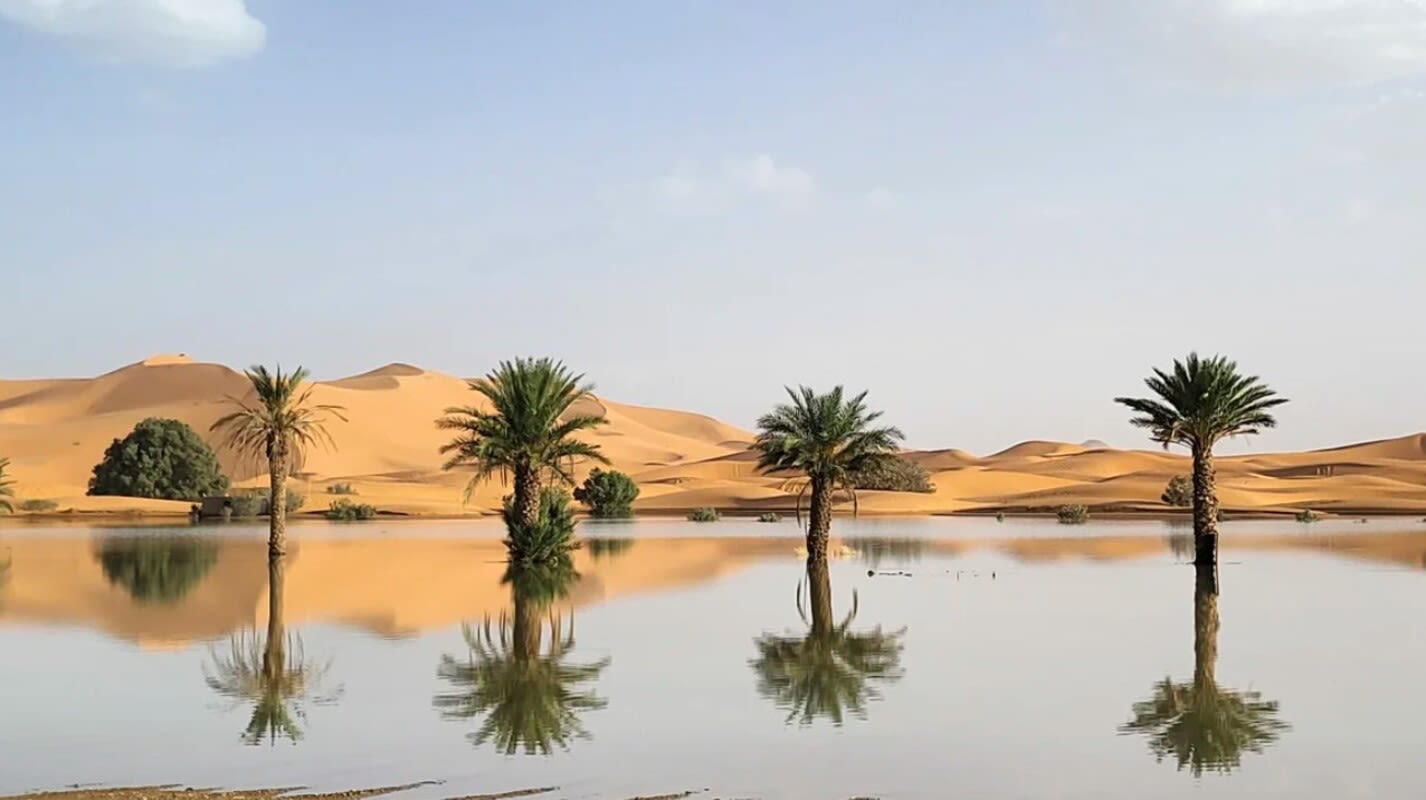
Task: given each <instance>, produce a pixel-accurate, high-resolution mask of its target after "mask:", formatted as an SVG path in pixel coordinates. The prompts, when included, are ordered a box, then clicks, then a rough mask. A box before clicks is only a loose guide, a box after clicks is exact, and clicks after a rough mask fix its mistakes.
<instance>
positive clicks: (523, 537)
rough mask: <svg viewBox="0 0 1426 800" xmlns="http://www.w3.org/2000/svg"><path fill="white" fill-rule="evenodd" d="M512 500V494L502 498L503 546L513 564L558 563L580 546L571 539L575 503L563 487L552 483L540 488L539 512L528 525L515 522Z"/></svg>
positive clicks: (572, 535)
mask: <svg viewBox="0 0 1426 800" xmlns="http://www.w3.org/2000/svg"><path fill="white" fill-rule="evenodd" d="M513 503H514V498H513V497H507V498H505V508H504V517H505V531H506V538H505V548H506V549H507V550H509V551H510V563H511V564H512V565H515V566H521V567H529V566H535V565H540V564H558V563H560V562H561V561H562V560H563V559H567V558H569V551H571V550H573V549H575V548H576V547H578V546H579V545H578V544H577V543H576V542H575V541H574V525H575V523H574V506H573V505H572V504H571V503H570V497H569V495H568V494H565V492H563V491H562V490H560V489H558V488H555V487H553V486H546V487H545V488H543V489H541V490H540V511H539V515H538V516H537V517H536V519H535V521H534V522H533V523H532V524H530V525H519V524H517V523H515V522H514V517H515V509H514V508H513Z"/></svg>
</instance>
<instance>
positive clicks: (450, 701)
mask: <svg viewBox="0 0 1426 800" xmlns="http://www.w3.org/2000/svg"><path fill="white" fill-rule="evenodd" d="M577 578H578V575H577V574H576V573H575V571H574V568H573V566H572V564H571V563H570V562H569V560H568V559H565V560H563V561H561V562H558V563H556V564H553V565H541V566H529V567H515V566H512V567H511V568H510V570H509V571H508V572H507V573H506V575H505V582H506V583H508V584H509V585H510V587H511V595H512V598H513V600H514V606H515V609H514V613H513V614H506V613H503V612H502V613H501V615H500V617H499V618H498V619H497V620H493V621H492V620H491V619H490V618H489V617H487V618H486V619H485V620H484V622H483V624H481V625H480V626H478V627H477V626H475V625H471V624H469V623H467V624H463V625H462V626H461V632H462V634H463V635H464V637H465V643H466V647H467V650H468V654H467V656H466V658H464V659H459V658H455V657H452V656H449V655H447V656H442V657H441V663H440V665H439V667H438V668H437V675H439V676H440V677H441V678H442V679H443V680H445V681H448V682H449V683H450V686H451V688H452V691H450V692H445V693H442V694H438V695H437V696H436V698H435V707H436V708H437V710H439V711H440V712H441V716H442V717H443V718H445V719H472V718H475V717H480V716H483V717H484V720H483V721H482V723H481V725H480V728H478V729H477V730H476V731H474V732H473V733H471V734H470V735H469V738H470V741H471V743H472V744H475V745H476V746H484V745H485V744H486V743H488V742H489V743H493V744H494V745H495V749H496V750H498V751H500V752H502V753H504V754H506V755H514V754H516V753H518V752H521V751H523V752H524V753H525V754H526V755H534V754H541V755H548V754H549V753H551V752H552V751H553V750H554V749H555V748H556V747H558V748H560V749H565V750H567V749H569V745H570V742H571V741H572V740H574V739H588V738H589V733H588V732H587V731H586V730H585V728H584V724H583V722H582V721H581V720H580V714H582V713H583V712H586V711H596V710H599V709H602V708H604V707H605V706H606V705H608V701H607V700H604V699H603V698H600V697H599V696H597V695H596V694H595V693H594V691H593V689H592V688H591V687H589V686H588V684H590V683H591V682H593V681H595V680H597V679H598V678H599V676H600V674H601V673H602V672H603V671H604V670H605V668H607V667H608V666H609V663H610V659H609V657H607V656H606V657H604V658H602V659H599V660H598V661H594V662H590V663H584V664H577V663H570V661H569V657H570V655H571V652H572V651H573V649H574V646H575V640H574V616H573V612H572V611H571V612H570V616H569V618H568V621H566V620H565V619H564V618H563V617H562V616H561V613H560V612H559V611H558V610H555V609H554V608H553V605H554V601H555V600H558V599H560V598H562V597H564V596H565V595H566V594H567V593H568V591H569V587H570V585H571V584H572V583H573V582H574V581H575V580H576V579H577ZM547 633H548V641H547V643H546V634H547Z"/></svg>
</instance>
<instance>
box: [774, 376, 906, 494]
mask: <svg viewBox="0 0 1426 800" xmlns="http://www.w3.org/2000/svg"><path fill="white" fill-rule="evenodd" d="M787 395H788V397H789V398H791V400H792V402H791V403H784V404H782V405H779V406H777V407H776V408H774V409H773V410H772V412H771V413H768V414H765V415H763V417H762V418H761V419H759V420H758V430H759V433H758V438H757V441H756V442H755V443H754V445H753V446H754V447H755V448H756V449H757V450H758V451H759V453H760V455H759V457H758V468H759V469H761V470H764V471H767V472H800V473H802V474H804V475H806V476H807V477H808V479H809V480H810V481H812V482H813V484H820V485H822V486H825V487H826V488H827V489H828V490H836V489H839V488H843V489H847V490H848V491H850V492H852V498H853V501H854V502H855V499H856V492H855V489H854V487H853V481H852V477H853V475H855V474H856V473H857V472H859V471H860V470H862V469H865V468H866V467H868V466H869V465H871V464H872V463H874V462H875V461H878V460H880V459H883V458H888V457H890V456H893V455H895V454H896V452H897V450H898V443H900V442H901V441H902V440H903V439H904V438H905V436H903V435H902V433H901V431H900V430H898V429H897V428H894V427H889V426H883V427H873V426H872V423H874V422H876V421H877V420H878V419H880V418H881V412H880V411H869V410H868V409H867V406H866V392H862V393H860V394H858V395H856V396H854V397H851V398H847V397H845V395H844V393H843V390H842V387H840V386H838V387H836V388H834V389H833V390H832V391H830V392H827V393H826V394H820V395H819V394H817V393H816V392H814V391H813V390H812V389H810V388H808V387H806V386H802V387H799V388H798V389H796V390H794V389H792V388H790V387H789V388H788V389H787Z"/></svg>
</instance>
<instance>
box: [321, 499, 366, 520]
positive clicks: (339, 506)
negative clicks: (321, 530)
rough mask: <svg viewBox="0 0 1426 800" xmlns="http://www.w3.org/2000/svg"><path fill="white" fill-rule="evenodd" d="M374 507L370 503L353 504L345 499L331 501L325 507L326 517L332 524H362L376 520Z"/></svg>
mask: <svg viewBox="0 0 1426 800" xmlns="http://www.w3.org/2000/svg"><path fill="white" fill-rule="evenodd" d="M376 513H377V512H376V506H374V505H371V504H370V503H353V502H352V501H350V500H347V499H345V498H343V499H341V500H333V501H332V504H331V505H330V506H328V507H327V511H326V517H327V519H329V520H331V521H333V522H364V521H366V520H369V519H376Z"/></svg>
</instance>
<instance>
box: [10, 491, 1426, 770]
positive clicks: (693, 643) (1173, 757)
mask: <svg viewBox="0 0 1426 800" xmlns="http://www.w3.org/2000/svg"><path fill="white" fill-rule="evenodd" d="M195 530H196V531H198V532H197V533H195ZM582 532H583V533H584V534H585V535H586V536H591V537H595V539H594V540H593V542H592V543H591V546H589V547H586V548H585V549H584V550H582V551H580V552H579V553H578V555H577V557H576V568H577V570H578V572H579V578H578V579H577V580H575V581H573V582H571V583H569V584H568V585H567V586H565V587H556V589H559V588H562V589H563V590H564V596H563V597H562V598H559V599H556V600H553V601H552V602H546V601H544V600H542V599H541V598H543V597H547V596H550V595H551V594H558V593H559V592H557V591H551V589H550V587H548V586H534V587H530V586H528V585H524V584H518V585H512V584H510V583H506V582H503V581H502V578H503V577H504V573H505V565H504V564H503V563H502V555H503V550H502V547H501V545H500V542H499V539H500V536H501V533H502V531H501V529H500V528H499V526H498V525H494V524H490V523H483V522H482V523H402V524H399V525H391V524H386V523H380V522H378V523H372V524H371V525H370V526H360V525H358V526H346V527H342V526H328V525H321V524H312V525H300V526H296V527H295V528H294V530H293V538H294V547H293V552H292V555H291V556H290V557H289V558H288V559H287V562H288V564H287V567H286V570H285V574H284V575H283V577H282V579H281V584H282V588H283V594H282V602H281V606H282V607H281V609H280V612H281V614H280V620H281V621H282V622H285V630H284V631H283V632H282V634H280V636H281V641H283V642H284V643H285V644H286V649H287V652H286V655H285V657H286V662H285V663H286V665H287V666H286V669H285V670H284V671H283V672H282V675H281V677H280V679H278V680H276V681H272V680H264V679H263V678H262V669H261V663H262V654H263V651H264V644H265V639H266V637H267V636H268V632H269V627H268V623H269V621H270V609H269V602H268V597H269V594H268V570H267V566H266V560H265V545H264V541H263V536H264V531H263V530H261V529H258V528H243V527H231V528H219V529H213V528H201V529H187V528H184V529H173V530H162V529H153V528H144V529H123V528H81V527H75V526H65V527H53V528H44V527H37V526H25V525H9V526H6V527H0V692H3V694H4V704H3V711H0V754H3V758H0V794H8V793H13V792H20V791H29V790H38V789H55V788H60V787H63V786H67V785H73V784H93V783H97V784H107V785H137V784H155V783H182V784H188V785H201V786H225V787H254V786H277V785H284V786H286V785H304V786H310V787H313V788H314V789H319V790H326V789H345V788H354V787H361V786H373V785H389V784H394V783H406V782H416V781H428V780H430V781H440V782H441V783H440V784H439V785H435V786H428V787H425V788H423V789H418V790H416V791H414V792H412V793H411V796H414V797H440V796H457V795H470V794H480V793H491V792H500V791H507V790H513V789H525V788H533V787H545V786H558V787H560V792H558V793H557V795H555V796H560V797H581V798H583V797H588V798H606V797H608V798H624V797H630V796H634V795H649V794H657V793H663V792H675V791H684V790H703V789H708V790H709V791H710V794H709V795H708V796H710V797H711V796H720V797H764V798H848V797H853V796H875V797H882V798H922V797H925V798H932V797H948V796H963V797H987V798H992V797H997V798H998V797H1007V798H1022V797H1023V798H1042V797H1053V798H1140V797H1158V798H1175V797H1205V796H1213V797H1225V798H1232V797H1243V798H1248V797H1254V798H1256V797H1283V798H1344V797H1414V796H1417V795H1416V792H1417V791H1418V790H1419V788H1420V786H1422V785H1423V783H1426V766H1423V762H1422V759H1421V753H1422V751H1423V749H1426V732H1423V728H1422V725H1421V721H1422V720H1423V719H1426V693H1423V692H1422V691H1421V690H1420V685H1421V676H1422V675H1426V614H1423V609H1426V571H1423V565H1426V525H1420V524H1414V523H1408V522H1385V521H1377V522H1372V523H1369V524H1360V525H1358V524H1350V523H1332V524H1319V525H1315V526H1302V525H1296V524H1292V523H1286V524H1281V523H1246V522H1245V523H1233V524H1231V525H1229V526H1228V529H1227V531H1226V534H1225V539H1224V542H1223V546H1224V553H1223V558H1224V562H1225V563H1224V566H1223V568H1222V570H1221V572H1220V577H1219V586H1218V587H1217V588H1218V589H1219V591H1218V593H1216V594H1213V593H1210V592H1205V591H1204V590H1203V587H1202V586H1201V585H1200V584H1199V583H1198V582H1197V581H1196V579H1195V572H1194V570H1193V568H1192V567H1189V566H1186V565H1184V564H1183V563H1182V559H1183V558H1184V557H1185V556H1186V554H1187V551H1186V550H1185V548H1186V547H1187V544H1186V542H1185V540H1184V538H1183V535H1182V534H1183V531H1182V530H1181V529H1171V528H1169V527H1168V526H1166V525H1163V524H1161V523H1117V524H1104V525H1093V526H1086V527H1084V528H1077V529H1073V530H1072V531H1069V532H1072V533H1073V534H1074V536H1072V537H1067V536H1065V534H1066V533H1067V529H1066V528H1064V527H1061V526H1058V525H1055V524H1047V523H1039V522H1018V523H1017V522H1007V523H1004V524H997V523H995V522H993V521H978V520H945V519H918V520H872V521H867V520H863V521H851V520H841V519H839V520H837V522H836V525H835V532H836V534H837V535H836V536H835V537H834V539H836V540H837V541H840V542H843V543H844V544H845V545H846V547H845V548H843V549H842V551H841V557H840V558H837V559H835V560H834V561H833V562H832V564H831V569H830V575H829V576H827V581H826V586H825V588H824V594H825V596H819V595H818V582H817V581H815V580H814V581H812V582H810V583H809V581H808V578H807V576H806V575H805V573H804V571H803V566H802V561H801V557H800V555H799V554H798V552H797V547H798V543H799V541H798V539H797V530H796V527H795V526H794V525H793V524H792V523H786V524H782V525H760V524H756V523H751V522H743V521H726V522H724V523H720V524H717V525H695V524H690V523H683V522H669V521H639V522H633V523H622V524H587V525H585V526H583V528H582ZM869 571H870V572H875V573H876V574H874V575H869V574H868V573H869ZM826 590H829V591H826ZM522 593H523V594H522ZM828 600H830V614H828V613H826V611H827V609H826V607H825V606H826V603H827V601H828Z"/></svg>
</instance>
